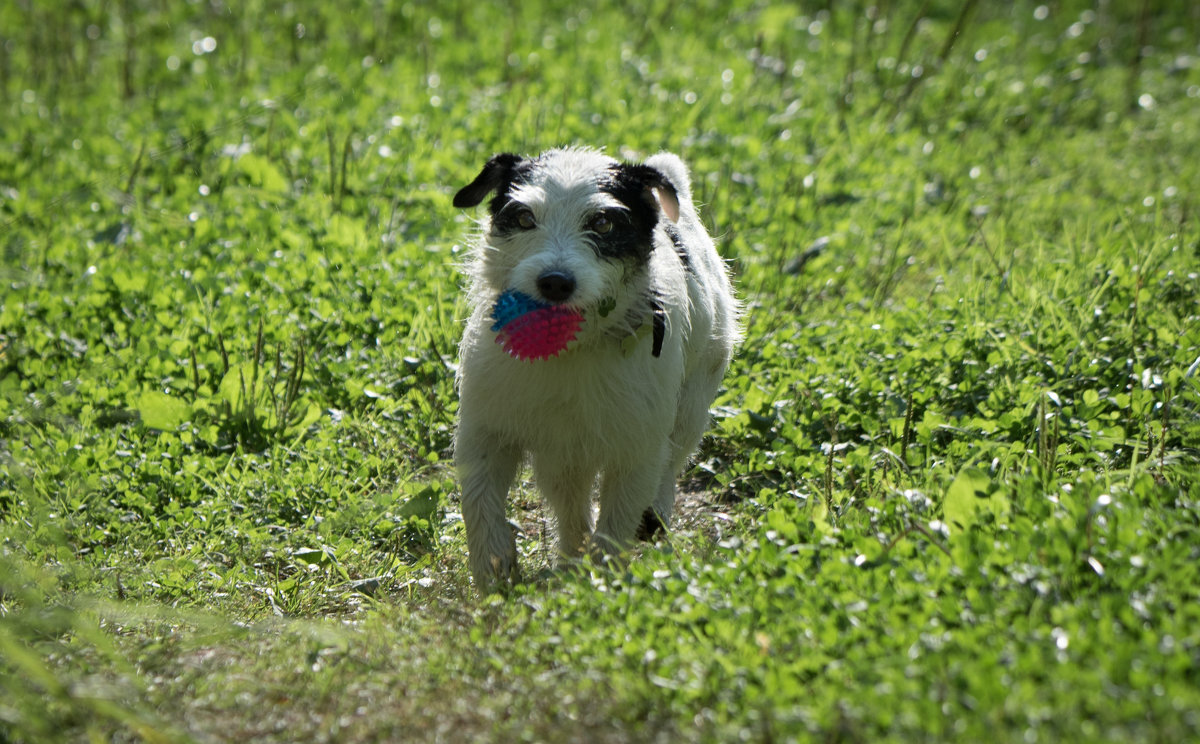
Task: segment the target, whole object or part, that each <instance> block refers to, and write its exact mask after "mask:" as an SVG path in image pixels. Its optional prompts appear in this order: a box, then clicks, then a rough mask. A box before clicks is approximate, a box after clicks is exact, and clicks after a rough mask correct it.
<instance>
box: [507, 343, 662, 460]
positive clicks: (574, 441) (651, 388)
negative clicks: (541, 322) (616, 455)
mask: <svg viewBox="0 0 1200 744" xmlns="http://www.w3.org/2000/svg"><path fill="white" fill-rule="evenodd" d="M648 341H649V340H647V343H648ZM612 351H613V355H605V356H603V357H601V358H596V357H595V355H590V354H589V355H582V356H581V357H574V358H571V359H569V360H568V359H562V360H550V361H548V362H539V363H534V364H529V363H521V364H519V365H518V364H501V365H497V366H496V367H494V368H493V372H494V374H495V376H494V377H492V379H491V380H490V381H489V382H490V383H491V384H489V385H488V388H489V390H490V393H489V395H488V396H487V398H488V400H487V403H486V409H487V416H488V418H489V419H490V420H489V424H490V425H491V426H492V427H493V428H496V429H499V430H502V431H504V432H505V433H506V435H508V436H509V437H511V438H513V439H516V440H517V441H519V442H520V443H521V444H522V445H523V446H524V447H526V448H528V449H532V450H543V451H547V450H555V449H559V448H567V449H580V448H584V449H586V448H604V449H606V450H612V449H613V448H614V446H621V445H622V444H623V443H627V442H628V443H632V442H638V441H641V442H645V441H648V440H647V437H650V438H653V437H665V436H666V434H667V432H669V431H670V429H671V426H672V423H673V421H674V411H675V407H676V405H677V401H678V396H679V390H678V384H677V383H673V380H675V379H678V378H677V377H674V376H671V375H663V374H660V373H661V372H663V371H665V370H663V369H661V365H662V360H660V359H658V358H654V357H650V356H649V354H648V350H643V351H647V354H645V355H643V356H645V358H641V357H640V356H635V357H634V358H625V357H622V356H621V355H620V352H619V349H618V348H617V346H616V344H613V349H612ZM656 365H658V367H657V368H656Z"/></svg>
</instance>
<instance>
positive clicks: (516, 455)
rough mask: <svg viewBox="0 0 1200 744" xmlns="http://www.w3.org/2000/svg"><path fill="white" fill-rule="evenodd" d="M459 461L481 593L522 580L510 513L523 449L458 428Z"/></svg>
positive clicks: (456, 454)
mask: <svg viewBox="0 0 1200 744" xmlns="http://www.w3.org/2000/svg"><path fill="white" fill-rule="evenodd" d="M454 459H455V463H456V465H457V467H458V478H459V481H458V482H459V483H460V484H462V512H463V523H464V524H465V525H466V528H467V550H468V552H469V553H470V556H471V575H472V576H473V577H474V578H475V586H476V588H477V589H478V590H479V592H480V593H481V594H486V593H488V592H489V591H491V590H493V589H496V588H500V587H503V586H505V585H508V584H511V583H513V582H515V581H518V580H519V579H520V572H519V568H518V565H517V543H516V538H515V536H514V535H513V528H512V526H511V525H510V524H509V523H508V518H507V516H506V515H505V504H506V502H507V497H508V488H509V486H510V485H512V481H513V478H514V477H515V476H516V473H517V467H518V466H519V465H520V464H521V451H520V449H519V448H517V447H513V446H510V445H498V444H497V443H496V441H495V437H491V436H488V435H487V434H486V433H484V432H479V431H461V430H460V431H459V435H458V441H457V442H456V443H455V449H454Z"/></svg>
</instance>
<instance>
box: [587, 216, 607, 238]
mask: <svg viewBox="0 0 1200 744" xmlns="http://www.w3.org/2000/svg"><path fill="white" fill-rule="evenodd" d="M588 229H589V230H591V231H592V232H594V233H596V234H597V235H607V234H608V233H610V232H612V229H613V223H612V220H610V219H609V218H608V216H607V215H605V214H598V215H596V216H595V217H593V218H592V221H591V222H589V223H588Z"/></svg>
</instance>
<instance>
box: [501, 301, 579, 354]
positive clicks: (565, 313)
mask: <svg viewBox="0 0 1200 744" xmlns="http://www.w3.org/2000/svg"><path fill="white" fill-rule="evenodd" d="M581 325H583V316H582V315H581V314H580V313H579V311H577V310H574V309H572V308H568V307H563V306H562V305H548V306H545V307H539V308H537V309H535V310H530V311H529V312H527V313H524V314H522V315H519V316H517V317H516V318H513V319H512V320H511V321H509V322H508V323H506V324H505V325H504V326H503V327H502V328H501V329H500V332H499V333H498V334H497V335H496V343H498V344H500V345H501V346H503V347H504V350H505V351H506V352H508V353H509V355H511V356H512V357H514V358H515V359H522V360H535V359H549V358H550V357H554V356H558V354H559V352H561V351H562V350H563V349H565V348H567V345H568V344H569V343H571V342H572V341H574V340H575V336H576V334H578V333H579V328H580V326H581Z"/></svg>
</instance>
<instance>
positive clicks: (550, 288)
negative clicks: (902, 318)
mask: <svg viewBox="0 0 1200 744" xmlns="http://www.w3.org/2000/svg"><path fill="white" fill-rule="evenodd" d="M537 288H538V292H539V293H540V294H541V295H542V297H544V298H546V299H547V300H549V301H550V302H566V301H567V300H568V299H570V297H571V295H572V294H573V293H574V292H575V277H573V276H571V275H570V274H568V273H567V272H565V271H546V272H543V273H542V274H541V275H539V276H538V278H537Z"/></svg>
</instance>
